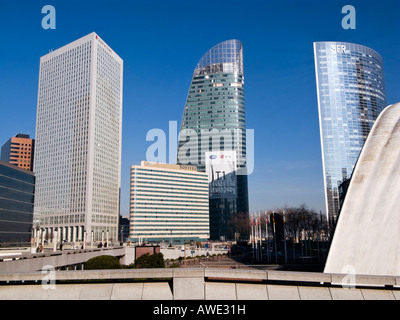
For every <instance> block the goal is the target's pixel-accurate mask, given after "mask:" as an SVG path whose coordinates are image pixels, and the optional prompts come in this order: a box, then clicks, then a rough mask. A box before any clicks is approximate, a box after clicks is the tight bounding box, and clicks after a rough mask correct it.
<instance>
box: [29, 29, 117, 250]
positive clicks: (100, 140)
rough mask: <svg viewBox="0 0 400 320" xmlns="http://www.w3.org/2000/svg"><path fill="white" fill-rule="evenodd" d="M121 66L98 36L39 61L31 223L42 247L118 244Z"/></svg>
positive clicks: (64, 48)
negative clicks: (47, 243)
mask: <svg viewBox="0 0 400 320" xmlns="http://www.w3.org/2000/svg"><path fill="white" fill-rule="evenodd" d="M122 77H123V61H122V59H121V58H120V57H119V56H118V55H117V54H116V53H115V52H114V51H113V50H112V49H111V48H110V47H109V46H108V45H107V44H106V43H105V42H104V41H103V40H102V39H101V38H100V37H99V36H98V35H97V34H95V33H91V34H89V35H87V36H85V37H83V38H80V39H78V40H76V41H74V42H72V43H70V44H68V45H66V46H64V47H62V48H60V49H58V50H55V51H52V52H50V53H48V54H46V55H45V56H43V57H41V58H40V73H39V89H38V101H37V117H36V137H35V138H36V155H35V163H34V173H35V175H36V190H35V208H34V221H36V223H35V226H34V227H35V228H36V227H37V228H40V229H41V230H42V232H44V233H43V234H42V237H43V239H46V238H47V239H48V241H50V242H51V241H52V240H53V239H55V240H57V242H59V241H61V240H68V241H84V240H86V241H91V240H92V236H93V237H94V241H99V240H100V241H101V240H102V239H103V240H104V241H105V240H106V239H107V236H108V240H117V236H118V230H117V227H118V218H119V194H120V176H121V134H122Z"/></svg>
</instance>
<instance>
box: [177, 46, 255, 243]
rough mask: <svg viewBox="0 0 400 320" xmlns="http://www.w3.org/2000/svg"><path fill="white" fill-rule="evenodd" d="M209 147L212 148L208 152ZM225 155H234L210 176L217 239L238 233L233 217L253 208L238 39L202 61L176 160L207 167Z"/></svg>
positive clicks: (202, 168)
mask: <svg viewBox="0 0 400 320" xmlns="http://www.w3.org/2000/svg"><path fill="white" fill-rule="evenodd" d="M206 152H210V153H207V157H206ZM226 156H228V157H229V158H230V160H229V161H228V162H225V163H219V165H220V168H222V169H223V170H220V171H221V172H219V171H218V173H217V174H218V176H217V175H213V177H211V176H209V180H210V179H211V180H212V181H210V205H209V206H210V238H211V239H213V240H220V239H233V238H234V235H235V232H236V231H237V230H236V226H235V225H234V224H233V223H232V221H233V218H234V217H235V216H237V215H244V216H248V211H249V205H248V190H247V172H246V123H245V100H244V73H243V45H242V43H241V42H240V41H239V40H227V41H224V42H221V43H219V44H217V45H215V46H214V47H212V48H211V49H210V50H209V51H208V52H207V53H206V54H204V56H203V57H202V58H201V60H200V61H199V63H198V64H197V66H196V68H195V70H194V73H193V78H192V82H191V85H190V89H189V93H188V97H187V101H186V105H185V109H184V113H183V117H182V124H181V129H180V133H179V143H178V157H177V162H178V163H179V164H189V165H196V166H197V167H198V170H199V171H202V172H205V171H207V170H211V171H212V169H210V168H211V166H212V165H213V163H212V162H211V161H210V160H216V159H217V157H218V159H221V161H222V162H224V160H222V159H228V157H226ZM232 164H233V166H234V168H233V169H232ZM206 166H208V167H207V168H209V169H207V168H206ZM224 166H225V168H227V170H224ZM229 167H231V169H229ZM215 173H216V172H215ZM225 173H226V175H225ZM219 174H221V176H219ZM213 178H215V179H217V180H219V181H218V182H216V184H219V185H220V186H221V185H223V182H225V181H230V185H229V187H222V188H221V187H220V188H219V189H218V188H215V185H214V186H213V185H212V184H213V183H214V184H215V181H214V180H213ZM226 178H227V179H226ZM232 181H233V184H232V183H231V182H232ZM221 183H222V184H221ZM213 190H214V191H215V190H219V191H218V192H215V193H213V192H214V191H213Z"/></svg>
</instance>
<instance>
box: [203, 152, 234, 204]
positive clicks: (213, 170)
mask: <svg viewBox="0 0 400 320" xmlns="http://www.w3.org/2000/svg"><path fill="white" fill-rule="evenodd" d="M205 158H206V172H207V174H208V183H209V190H210V191H209V192H210V199H234V198H237V177H236V151H212V152H206V156H205Z"/></svg>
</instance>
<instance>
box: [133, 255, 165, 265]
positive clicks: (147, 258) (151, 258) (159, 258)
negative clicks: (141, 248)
mask: <svg viewBox="0 0 400 320" xmlns="http://www.w3.org/2000/svg"><path fill="white" fill-rule="evenodd" d="M134 268H165V262H164V255H163V254H162V253H155V254H152V255H150V254H148V253H146V254H144V255H142V256H140V257H139V258H137V259H136V261H135V263H134Z"/></svg>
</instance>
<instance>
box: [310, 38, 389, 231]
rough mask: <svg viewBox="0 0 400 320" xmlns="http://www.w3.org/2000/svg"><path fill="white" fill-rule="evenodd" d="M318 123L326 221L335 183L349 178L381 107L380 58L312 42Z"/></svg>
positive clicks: (334, 207) (332, 215) (336, 205)
mask: <svg viewBox="0 0 400 320" xmlns="http://www.w3.org/2000/svg"><path fill="white" fill-rule="evenodd" d="M314 58H315V72H316V80H317V93H318V108H319V124H320V135H321V148H322V162H323V171H324V186H325V199H326V210H327V217H328V219H329V220H328V221H329V222H330V224H331V225H333V224H334V223H335V221H336V219H337V215H338V213H339V209H340V201H339V190H338V187H339V186H340V185H341V184H342V182H343V181H345V180H346V179H348V178H350V177H351V174H352V172H353V168H354V166H355V164H356V162H357V159H358V156H359V154H360V151H361V149H362V147H363V145H364V142H365V140H366V138H367V136H368V133H369V131H370V130H371V128H372V126H373V124H374V122H375V120H376V119H377V117H378V115H379V113H380V112H381V111H382V110H383V109H384V108H385V107H386V92H385V81H384V73H383V63H382V58H381V56H380V55H379V54H378V53H377V52H375V51H374V50H372V49H370V48H367V47H365V46H362V45H357V44H353V43H346V42H315V43H314Z"/></svg>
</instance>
